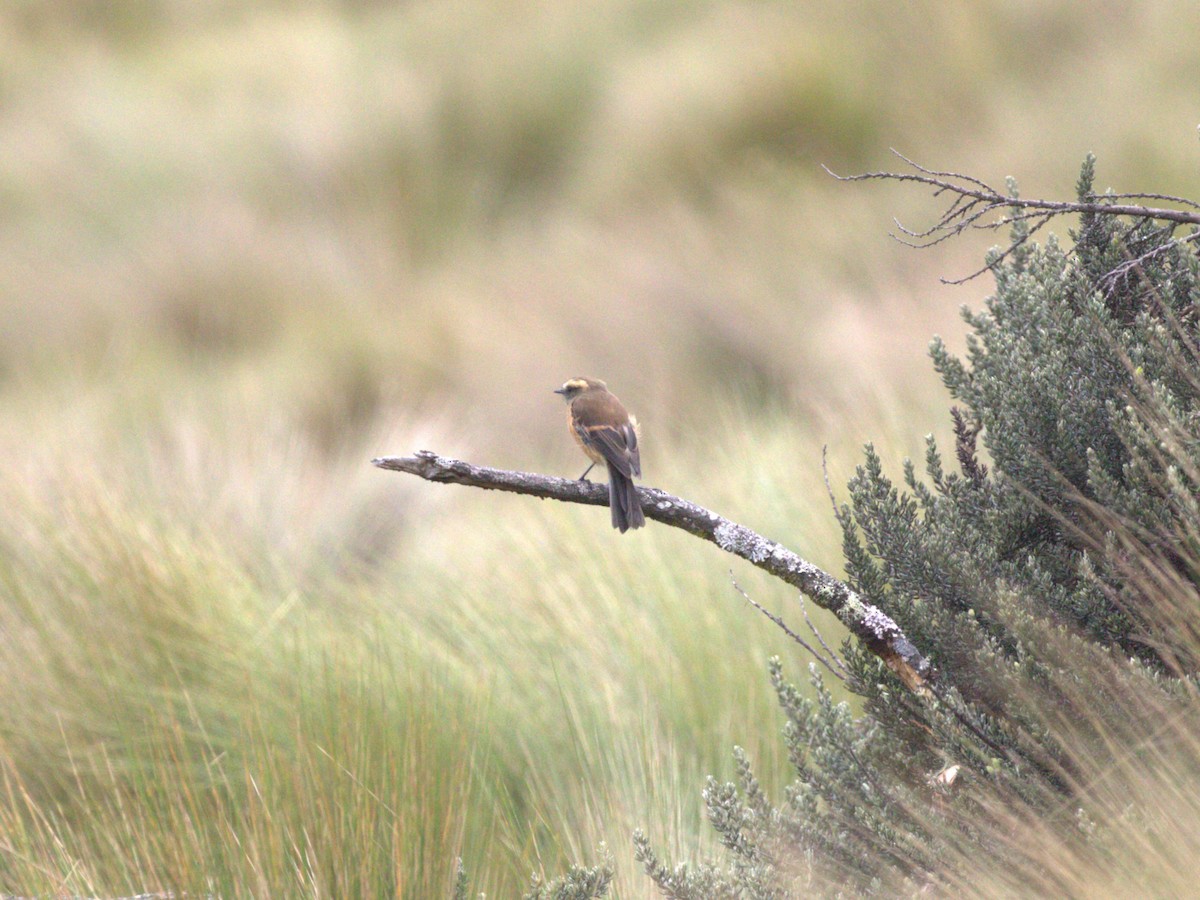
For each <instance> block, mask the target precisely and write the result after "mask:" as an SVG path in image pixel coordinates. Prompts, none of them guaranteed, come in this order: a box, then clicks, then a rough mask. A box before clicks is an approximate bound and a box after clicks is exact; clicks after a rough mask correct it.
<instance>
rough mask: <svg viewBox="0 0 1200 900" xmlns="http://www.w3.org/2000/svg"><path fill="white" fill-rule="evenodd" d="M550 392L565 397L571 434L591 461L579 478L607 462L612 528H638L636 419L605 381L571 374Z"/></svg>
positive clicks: (640, 522) (639, 466)
mask: <svg viewBox="0 0 1200 900" xmlns="http://www.w3.org/2000/svg"><path fill="white" fill-rule="evenodd" d="M554 393H556V394H562V397H563V399H564V400H566V401H567V422H568V424H569V426H570V429H571V436H572V437H574V438H575V440H576V442H578V444H579V446H580V447H581V448H583V452H584V453H586V454H587V457H588V459H590V460H591V461H592V465H591V466H588V467H587V468H586V469H585V470H584V472H583V474H582V475H580V476H579V479H580V480H581V481H582V480H583V479H585V478H587V474H588V472H590V471H592V466H594V465H596V463H604V464H605V465H607V466H608V505H609V507H610V508H611V509H612V523H613V528H616V529H618V530H619V531H621V532H625V531H628V530H629V529H630V528H641V527H642V526H643V525H645V524H646V517H645V516H644V515H642V504H641V501H640V500H638V495H637V488H636V487H634V486H633V478H634V476H635V475H636V476H637V477H638V478H641V477H642V458H641V454H640V453H639V452H638V434H637V426H636V423H635V422H634V420H632V419H631V418H630V416H629V413H627V412H626V411H625V407H624V406H622V405H621V401H620V400H618V399H617V398H616V395H614V394H613V393H611V392H610V391H609V390H608V385H606V384H605V383H604V382H603V381H599V380H597V379H595V378H572V379H571V380H570V381H568V382H566V383H565V384H564V385H563V386H562V387H560V388H559V389H558V390H556V391H555V392H554Z"/></svg>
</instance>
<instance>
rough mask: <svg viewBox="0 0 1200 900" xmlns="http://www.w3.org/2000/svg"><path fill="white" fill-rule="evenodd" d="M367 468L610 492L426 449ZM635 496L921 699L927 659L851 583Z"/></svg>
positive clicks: (556, 496) (493, 484)
mask: <svg viewBox="0 0 1200 900" xmlns="http://www.w3.org/2000/svg"><path fill="white" fill-rule="evenodd" d="M371 462H372V463H373V464H374V465H376V466H378V467H379V468H381V469H391V470H393V471H397V472H408V473H409V474H411V475H416V476H418V477H420V478H424V479H425V480H426V481H436V482H440V483H443V484H463V485H468V486H470V487H477V488H483V489H484V490H497V491H509V492H512V493H516V494H528V495H529V496H532V497H541V498H543V499H547V500H561V501H564V502H567V503H584V504H588V505H590V506H607V505H608V487H607V486H606V485H603V484H593V483H592V482H590V481H575V480H570V479H566V478H556V477H554V476H551V475H539V474H536V473H533V472H512V471H508V470H506V469H492V468H488V467H486V466H475V465H471V464H470V463H467V462H463V461H462V460H457V459H448V458H446V457H442V456H439V455H438V454H436V453H432V452H430V451H428V450H421V451H418V452H417V453H415V454H414V455H412V456H389V457H384V458H382V459H373V460H371ZM637 492H638V498H639V499H640V500H641V503H642V511H643V512H645V514H646V518H647V519H653V520H655V521H656V522H661V523H662V524H664V525H670V526H672V527H674V528H680V529H682V530H683V531H686V532H687V533H688V534H691V535H694V536H696V537H699V538H703V539H704V540H706V541H710V542H711V543H714V544H716V545H717V546H718V547H720V548H721V549H722V550H725V551H726V552H728V553H732V554H734V555H735V556H740V557H741V558H742V559H745V560H747V561H749V562H751V563H753V564H754V565H756V566H758V567H759V568H760V569H763V570H764V571H766V572H769V573H770V574H772V575H774V576H775V577H776V578H779V579H782V580H783V581H785V582H787V583H788V584H790V585H792V586H793V587H796V588H799V589H800V591H802V592H803V593H804V594H805V595H806V596H808V597H809V598H810V599H812V601H813V602H814V603H816V604H817V605H818V606H820V607H822V608H823V609H827V610H829V611H830V612H832V613H834V614H836V615H837V617H838V618H839V619H840V620H841V621H842V623H843V624H844V625H845V626H846V627H847V628H848V629H850V632H851V633H852V634H854V636H855V637H857V638H858V639H859V640H860V641H862V642H863V645H864V646H866V647H867V649H869V650H870V651H871V652H872V653H874V654H875V655H876V656H878V657H879V658H880V659H881V660H883V662H884V663H885V664H886V665H887V666H888V668H890V669H891V670H892V671H893V672H894V673H895V674H896V676H897V677H898V678H899V679H900V680H901V681H902V682H903V683H904V684H905V686H906V687H908V688H909V689H910V690H912V691H915V692H918V693H921V694H924V693H925V691H926V690H927V688H926V682H929V681H932V680H933V679H934V677H935V671H934V669H933V666H932V665H931V664H930V662H929V660H927V659H925V657H924V656H922V655H921V653H920V651H919V650H918V649H917V648H916V646H914V645H913V643H912V642H911V641H909V639H908V638H907V637H905V635H904V632H903V631H902V630H901V628H900V626H899V625H897V624H896V623H895V622H894V621H892V619H891V618H890V617H889V616H888V615H887V614H886V613H884V612H883V611H882V610H880V609H879V608H877V607H875V606H872V605H871V604H870V603H867V602H866V601H865V600H864V599H863V598H862V597H860V596H859V595H858V594H857V593H856V592H855V591H854V590H852V589H851V588H850V586H849V585H847V584H845V583H844V582H842V581H839V580H838V579H837V578H834V577H833V576H832V575H830V574H829V573H828V572H825V571H823V570H821V569H819V568H818V567H817V566H814V565H813V564H812V563H810V562H808V561H807V560H805V559H802V558H801V557H800V556H797V555H796V554H795V553H793V552H792V551H791V550H788V549H787V548H786V547H783V546H781V545H780V544H777V543H776V542H775V541H772V540H768V539H767V538H765V537H763V536H762V535H760V534H758V533H757V532H754V531H751V530H750V529H749V528H746V527H745V526H743V525H738V524H737V523H735V522H731V521H730V520H728V519H726V518H724V517H722V516H719V515H717V514H716V513H714V512H711V511H710V510H707V509H704V508H703V507H701V506H697V505H696V504H694V503H691V502H689V501H687V500H683V499H681V498H679V497H675V496H673V495H671V494H668V493H667V492H666V491H660V490H658V489H656V488H648V487H641V486H639V487H638V488H637ZM626 540H628V538H626Z"/></svg>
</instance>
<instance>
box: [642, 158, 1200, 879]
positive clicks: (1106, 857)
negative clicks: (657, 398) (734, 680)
mask: <svg viewBox="0 0 1200 900" xmlns="http://www.w3.org/2000/svg"><path fill="white" fill-rule="evenodd" d="M1093 177H1094V165H1093V160H1092V159H1091V158H1089V159H1088V160H1087V162H1085V164H1084V167H1083V171H1082V174H1081V177H1080V180H1079V184H1078V193H1079V196H1080V200H1081V201H1085V200H1095V199H1100V200H1101V202H1106V201H1104V199H1103V198H1096V197H1095V195H1094V194H1093V189H1092V183H1093ZM1110 200H1111V202H1115V199H1112V198H1110ZM1014 219H1015V220H1016V223H1017V224H1016V226H1015V228H1014V229H1013V235H1012V244H1011V245H1010V248H1009V250H1008V251H1007V252H1004V253H1002V252H1000V251H993V252H992V254H991V255H990V256H989V259H988V263H989V267H990V268H991V271H992V273H993V274H994V277H995V280H996V291H995V294H994V295H993V296H992V297H990V298H989V299H988V301H987V303H986V308H985V310H984V311H983V312H980V313H970V312H967V313H965V319H966V321H967V323H968V325H969V326H970V327H971V330H972V333H971V335H970V338H969V341H968V350H967V354H966V359H965V360H960V359H957V358H955V357H954V356H952V355H951V354H950V353H949V351H948V350H947V349H946V347H945V345H944V344H943V343H942V342H941V341H940V340H935V341H934V343H933V345H932V349H931V355H932V358H933V361H934V365H935V366H936V368H937V370H938V371H939V373H940V374H941V376H942V379H943V381H944V383H945V384H946V386H947V388H948V389H949V391H950V393H951V395H952V397H953V398H954V400H955V402H956V403H957V404H959V405H958V406H956V407H955V408H954V409H952V410H951V415H952V418H953V422H954V430H955V435H956V443H955V447H954V454H955V458H956V463H957V470H958V471H956V472H948V471H947V470H946V467H945V464H944V455H943V452H942V449H941V448H940V447H939V446H938V445H937V443H936V442H935V441H934V440H933V438H932V437H931V438H929V439H928V449H927V452H926V457H925V478H924V479H921V478H920V477H918V474H917V471H916V467H915V466H914V465H913V464H912V463H911V462H907V463H906V464H905V467H904V475H903V484H902V485H898V484H896V483H895V482H894V481H893V480H892V479H891V478H889V477H888V476H887V475H886V474H885V473H884V465H883V461H882V460H881V459H880V457H879V456H878V454H876V452H875V451H874V449H873V448H872V447H870V446H868V447H867V449H866V459H865V462H864V463H863V464H862V465H861V466H860V467H859V468H858V470H857V472H856V474H855V476H854V478H853V479H852V480H851V481H850V484H849V502H848V503H847V504H846V505H845V506H843V507H841V508H840V510H839V511H838V518H839V521H840V523H841V526H842V529H843V534H844V550H845V559H846V573H847V581H848V582H849V583H850V584H851V585H852V587H853V588H854V589H855V590H857V591H859V592H860V593H861V594H862V595H863V597H864V598H865V599H867V600H869V601H870V602H871V603H874V604H876V605H877V606H878V607H879V608H881V609H882V610H884V611H885V612H886V613H887V614H888V615H890V616H891V617H893V618H894V619H895V620H896V621H897V622H898V623H899V624H900V625H901V627H902V628H903V629H904V630H905V632H906V633H907V635H908V636H909V638H910V639H911V640H912V641H913V642H914V643H915V644H916V645H917V646H918V647H919V648H920V649H921V650H922V652H923V653H925V654H926V655H927V656H928V657H930V658H931V659H932V661H933V663H934V665H935V666H936V669H937V677H936V679H935V680H934V681H933V683H932V684H931V686H930V688H929V689H928V690H926V691H923V692H921V693H918V694H914V693H912V692H910V691H908V690H906V689H905V688H904V687H903V685H902V684H901V683H900V682H899V681H898V680H897V679H896V678H895V677H894V676H893V675H892V674H891V673H890V672H889V671H888V670H887V669H886V668H885V667H884V666H883V665H882V663H881V662H880V661H879V659H878V658H877V657H875V656H874V655H872V654H870V653H869V652H867V651H865V650H864V649H863V648H861V647H859V646H856V645H853V644H847V645H845V646H844V647H843V657H844V663H845V671H846V676H845V677H846V680H847V682H848V685H849V686H850V688H851V689H852V690H853V692H854V693H856V694H857V695H859V696H860V697H861V698H862V700H863V710H864V712H863V715H862V716H861V717H860V718H857V719H856V718H854V717H853V716H852V715H851V712H850V709H849V707H848V706H847V705H846V704H835V703H834V702H833V701H832V699H831V697H830V694H829V692H828V691H827V690H826V688H825V686H824V684H823V683H822V680H821V678H820V677H819V676H818V675H817V672H816V669H815V667H814V668H813V676H812V680H813V684H814V687H815V688H816V694H815V699H809V698H807V697H805V696H804V695H803V694H802V693H801V692H800V691H798V690H796V689H795V688H794V687H792V686H791V685H790V684H788V683H787V681H786V680H785V678H784V676H783V673H782V667H781V665H780V664H779V662H778V661H773V662H772V665H771V678H772V681H773V683H774V685H775V689H776V692H777V694H778V698H779V702H780V704H781V706H782V708H783V710H784V712H785V714H786V717H787V726H786V728H785V732H784V738H785V741H786V742H787V746H788V749H789V752H790V755H791V760H792V763H793V764H794V766H795V769H796V776H797V777H796V780H795V781H794V783H793V784H792V786H791V788H790V789H789V790H788V792H787V796H786V797H785V798H784V799H783V801H782V802H780V803H778V804H775V803H773V802H771V801H770V800H768V799H767V798H766V797H765V796H764V795H763V793H762V791H761V790H760V789H759V787H758V785H757V783H756V781H755V778H754V775H753V772H752V768H751V764H750V761H749V760H748V759H747V758H746V757H745V755H744V754H743V753H741V752H740V751H738V752H737V753H736V762H737V766H738V770H739V773H740V783H739V784H737V785H734V784H718V783H716V782H710V783H709V785H708V787H707V788H706V789H705V792H704V797H705V801H706V803H707V807H708V813H709V817H710V820H711V822H712V824H713V826H714V827H715V828H716V830H717V831H718V833H719V834H720V836H721V839H722V842H723V843H724V845H725V847H726V848H727V849H728V851H729V856H730V859H729V861H727V862H724V863H722V864H704V865H683V866H678V867H675V868H669V867H668V866H666V865H664V864H663V863H662V862H661V861H660V860H659V859H658V857H657V856H656V855H655V854H654V852H653V850H652V849H651V848H650V846H649V844H648V842H647V841H646V839H645V838H644V837H643V836H641V835H638V836H637V837H636V838H635V846H636V850H637V854H638V858H639V859H640V860H641V861H642V863H643V864H644V866H645V868H646V871H647V872H648V874H649V875H650V877H651V878H652V879H653V880H654V881H655V882H656V884H657V885H658V887H659V889H660V890H661V891H662V892H663V893H664V895H666V896H668V897H672V898H705V897H784V896H792V895H795V894H800V893H803V892H806V891H809V890H811V889H812V885H814V884H816V885H819V886H822V887H823V888H828V887H830V886H832V885H838V886H843V887H845V888H846V889H847V890H848V891H851V892H854V893H860V892H886V893H892V892H894V891H896V890H897V889H899V890H908V891H915V890H920V889H923V888H928V887H934V888H947V887H950V886H954V887H955V889H956V892H958V891H959V890H965V891H966V892H968V893H979V892H982V893H987V892H988V890H989V889H988V888H986V887H983V885H989V884H990V885H993V887H995V886H998V885H1005V884H1007V885H1017V886H1020V887H1022V888H1023V889H1025V890H1034V891H1035V892H1036V891H1037V889H1036V888H1035V887H1034V885H1037V884H1039V883H1040V884H1042V885H1043V887H1044V889H1046V890H1054V891H1056V892H1059V891H1065V890H1066V889H1065V887H1064V884H1065V882H1064V879H1066V878H1067V876H1066V875H1064V874H1063V872H1064V871H1066V870H1067V869H1068V868H1069V867H1068V865H1067V863H1066V862H1065V861H1064V860H1065V859H1066V858H1068V857H1069V859H1071V860H1074V861H1076V862H1077V861H1078V860H1083V859H1086V860H1088V861H1089V864H1088V865H1090V866H1093V867H1098V868H1096V869H1095V870H1097V871H1099V870H1102V869H1103V867H1104V866H1105V865H1112V864H1113V862H1114V860H1115V859H1116V858H1118V857H1119V856H1121V855H1122V854H1123V853H1124V854H1128V852H1129V846H1128V845H1129V842H1130V841H1143V842H1145V843H1147V844H1151V843H1153V842H1154V841H1155V840H1156V839H1157V838H1158V837H1160V836H1161V835H1160V832H1159V830H1160V829H1161V828H1163V825H1162V822H1161V821H1160V819H1159V817H1158V816H1157V815H1156V814H1155V811H1154V810H1152V809H1149V808H1143V807H1142V806H1141V805H1140V804H1141V803H1143V802H1148V800H1146V799H1145V798H1147V797H1148V796H1149V795H1150V793H1151V792H1150V790H1149V787H1148V785H1147V784H1145V783H1141V782H1138V783H1137V784H1129V783H1124V784H1123V783H1122V781H1121V779H1122V778H1133V779H1134V781H1137V778H1138V777H1139V776H1136V775H1135V774H1133V773H1136V772H1137V771H1138V769H1137V768H1136V767H1133V768H1131V767H1127V766H1125V756H1127V755H1130V753H1131V751H1127V750H1126V748H1130V747H1137V748H1138V750H1137V752H1138V753H1147V754H1161V753H1164V752H1165V753H1167V754H1168V756H1169V755H1170V754H1175V757H1174V759H1175V762H1179V760H1180V759H1183V763H1184V764H1181V768H1182V769H1183V770H1184V771H1187V769H1188V765H1187V764H1189V763H1190V762H1194V761H1195V760H1197V759H1200V745H1198V742H1197V741H1196V740H1195V739H1194V738H1191V735H1192V734H1193V733H1194V732H1193V731H1192V726H1193V725H1194V718H1193V716H1194V710H1193V708H1192V707H1193V704H1192V702H1191V701H1192V697H1193V695H1192V693H1190V689H1191V686H1192V684H1193V682H1194V673H1195V670H1196V662H1197V653H1198V650H1200V640H1198V638H1197V630H1196V627H1195V626H1194V625H1193V624H1192V620H1193V619H1194V618H1195V617H1194V615H1192V614H1191V613H1194V611H1195V610H1196V609H1197V604H1196V600H1197V596H1196V589H1195V588H1196V577H1195V576H1196V573H1197V571H1198V570H1200V567H1198V566H1197V558H1198V557H1197V553H1196V550H1197V546H1198V543H1197V522H1200V517H1198V516H1197V492H1196V488H1197V483H1198V478H1197V475H1198V473H1200V379H1198V378H1197V376H1196V372H1197V368H1196V362H1197V351H1196V348H1197V347H1198V346H1200V333H1198V331H1200V329H1198V328H1197V312H1198V310H1200V281H1198V279H1197V275H1198V265H1197V258H1196V253H1195V250H1194V242H1193V241H1192V239H1191V237H1188V238H1185V239H1183V240H1177V239H1175V238H1174V237H1173V233H1172V229H1171V228H1170V227H1162V226H1161V225H1160V224H1158V223H1156V222H1155V221H1153V220H1149V219H1144V220H1135V221H1134V222H1133V223H1132V224H1131V223H1130V222H1128V221H1126V220H1124V219H1121V218H1118V217H1115V216H1112V215H1108V214H1103V213H1095V214H1088V215H1084V216H1083V217H1082V221H1081V224H1080V227H1079V230H1078V232H1077V233H1076V234H1073V237H1074V247H1073V248H1072V249H1071V250H1069V251H1068V250H1065V249H1063V248H1062V247H1060V246H1059V244H1058V243H1057V241H1055V240H1054V239H1053V238H1051V239H1049V240H1048V241H1046V243H1045V244H1044V245H1043V246H1038V245H1036V244H1034V243H1033V242H1032V241H1031V240H1029V237H1030V236H1029V234H1028V232H1027V231H1026V228H1025V225H1024V220H1023V219H1022V218H1021V217H1020V216H1019V215H1014ZM1192 237H1194V235H1193V236H1192ZM980 443H982V446H980ZM985 459H986V460H987V461H985ZM1168 768H1169V766H1168ZM1097 785H1100V786H1101V787H1097ZM1167 818H1169V816H1168V817H1167ZM1117 821H1120V823H1121V826H1120V828H1118V827H1117V825H1116V824H1115V823H1116V822H1117ZM1097 822H1101V823H1109V824H1108V825H1107V826H1105V825H1100V826H1097V825H1096V824H1095V823H1097ZM1131 823H1132V824H1131ZM1176 827H1177V826H1176ZM1047 834H1050V835H1053V836H1054V841H1059V842H1061V843H1060V844H1058V845H1056V847H1057V858H1053V857H1052V856H1051V855H1050V854H1049V853H1048V846H1049V843H1048V839H1047V838H1046V835H1047ZM1032 835H1039V839H1038V841H1032V840H1031V836H1032ZM1051 843H1052V842H1051ZM1122 847H1124V850H1122ZM1185 858H1186V856H1185ZM1070 871H1071V872H1073V873H1075V874H1072V875H1071V876H1070V877H1073V878H1085V879H1086V877H1087V876H1086V872H1087V871H1088V866H1082V865H1081V866H1079V867H1077V868H1076V869H1071V870H1070ZM1079 873H1084V874H1079ZM980 879H982V880H980ZM1022 879H1023V880H1022ZM1039 879H1040V881H1039ZM1056 879H1057V880H1056Z"/></svg>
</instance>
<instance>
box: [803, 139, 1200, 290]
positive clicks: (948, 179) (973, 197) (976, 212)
mask: <svg viewBox="0 0 1200 900" xmlns="http://www.w3.org/2000/svg"><path fill="white" fill-rule="evenodd" d="M892 153H893V154H895V156H896V157H897V158H899V159H900V160H902V161H903V162H904V163H906V164H907V165H909V166H911V167H912V168H913V170H914V171H912V172H865V173H862V174H860V175H838V174H837V173H836V172H834V171H832V170H831V169H830V168H829V167H828V166H822V168H824V169H825V171H826V172H827V173H829V174H830V175H832V176H833V177H834V178H836V179H837V180H838V181H914V182H917V183H918V184H924V185H928V186H929V187H931V188H933V189H934V192H933V193H934V196H935V197H940V196H942V195H949V197H950V198H951V199H950V202H949V205H948V206H947V207H946V209H945V210H944V211H943V212H942V215H941V217H940V218H939V219H938V220H937V221H936V222H935V223H934V224H933V225H931V226H930V227H929V228H926V229H924V230H916V229H910V228H906V227H905V226H904V225H903V224H901V223H900V222H899V221H897V222H896V228H897V229H898V231H899V234H895V233H893V234H892V237H894V238H895V239H896V240H898V241H899V242H900V243H902V244H905V245H906V246H909V247H916V248H918V249H927V248H929V247H933V246H936V245H938V244H940V243H942V242H943V241H947V240H949V239H950V238H952V237H954V236H956V235H959V234H962V233H963V232H964V231H967V230H968V229H979V230H983V231H991V230H995V229H999V228H1004V227H1006V226H1009V225H1013V224H1014V223H1024V234H1023V235H1022V236H1021V237H1019V238H1017V239H1016V240H1015V241H1014V242H1013V243H1011V244H1010V245H1009V246H1008V248H1007V249H1006V250H1004V251H1003V252H1002V253H1001V254H1000V255H999V256H998V257H997V258H996V259H994V260H993V261H992V262H990V263H989V264H988V265H986V266H984V267H983V268H981V269H978V270H976V271H974V272H972V273H971V274H970V275H967V276H965V277H963V278H954V279H947V278H943V279H941V280H942V281H943V282H944V283H945V284H963V283H964V282H967V281H970V280H971V279H973V278H977V277H979V276H980V275H982V274H983V273H984V272H986V271H988V270H989V269H991V268H994V267H995V266H996V265H997V264H998V263H999V262H1001V261H1002V260H1004V259H1006V258H1007V257H1008V256H1009V255H1010V254H1012V253H1013V252H1014V251H1015V250H1017V249H1018V248H1019V247H1021V246H1022V245H1023V244H1025V243H1026V242H1027V241H1028V240H1029V239H1030V238H1031V237H1033V235H1034V234H1036V233H1037V232H1038V231H1039V230H1040V229H1041V228H1042V227H1043V226H1044V225H1046V224H1047V223H1048V222H1050V221H1051V220H1053V219H1054V218H1055V217H1057V216H1063V215H1073V214H1080V215H1098V216H1126V217H1128V218H1132V219H1135V220H1138V221H1140V222H1144V221H1147V220H1149V221H1158V222H1165V223H1170V224H1169V225H1167V226H1164V227H1167V228H1176V227H1178V226H1180V225H1193V226H1200V204H1197V203H1195V202H1194V201H1191V200H1188V199H1186V198H1184V197H1173V196H1171V195H1169V194H1103V195H1093V196H1094V199H1093V196H1089V197H1088V198H1086V199H1083V200H1075V201H1070V200H1041V199H1033V200H1027V199H1025V198H1023V197H1019V196H1017V195H1016V191H1015V188H1014V187H1013V186H1012V185H1011V184H1010V185H1009V188H1010V189H1009V191H1007V192H1001V191H999V190H997V189H996V188H994V187H992V186H991V185H990V184H988V183H987V182H984V181H981V180H980V179H978V178H975V177H972V176H970V175H963V174H961V173H959V172H939V171H936V170H934V169H927V168H925V167H924V166H922V165H920V164H919V163H916V162H913V161H912V160H911V159H909V158H908V157H906V156H904V155H903V154H902V153H898V152H896V151H895V150H893V151H892ZM1119 200H1166V201H1168V202H1171V203H1177V204H1179V205H1180V206H1186V207H1191V208H1190V209H1171V208H1169V207H1161V206H1143V205H1141V204H1136V203H1120V202H1117V201H1119ZM997 212H999V213H1001V215H1000V216H999V217H998V218H996V219H992V218H991V215H992V214H993V213H997ZM901 235H902V236H901ZM1196 238H1197V233H1193V234H1192V235H1189V236H1188V237H1186V238H1181V239H1178V240H1176V241H1174V242H1172V243H1171V244H1167V245H1164V246H1171V245H1178V244H1183V243H1187V242H1189V241H1192V240H1194V239H1196ZM1159 249H1160V250H1161V248H1159ZM1156 252H1159V250H1155V251H1151V253H1150V254H1147V255H1145V256H1142V257H1139V258H1138V259H1135V260H1132V261H1131V265H1132V266H1136V264H1137V263H1139V262H1142V261H1144V260H1145V259H1146V258H1148V256H1150V255H1153V253H1156Z"/></svg>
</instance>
